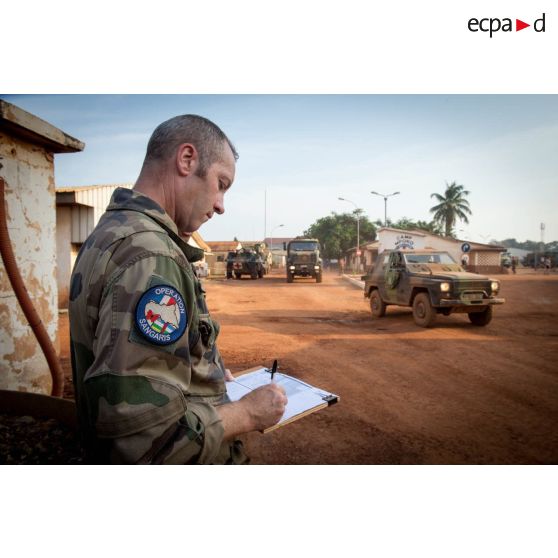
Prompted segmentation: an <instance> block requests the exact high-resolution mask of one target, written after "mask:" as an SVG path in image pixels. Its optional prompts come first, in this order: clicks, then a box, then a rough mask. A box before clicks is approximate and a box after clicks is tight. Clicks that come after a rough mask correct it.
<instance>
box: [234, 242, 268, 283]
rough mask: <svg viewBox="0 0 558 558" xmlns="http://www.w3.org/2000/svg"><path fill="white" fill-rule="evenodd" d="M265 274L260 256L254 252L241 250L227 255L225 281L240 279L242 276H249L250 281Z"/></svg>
mask: <svg viewBox="0 0 558 558" xmlns="http://www.w3.org/2000/svg"><path fill="white" fill-rule="evenodd" d="M265 273H266V270H265V265H264V261H263V259H262V256H261V254H259V253H258V252H256V251H255V250H248V249H246V248H242V249H241V250H237V251H236V252H229V253H228V255H227V279H232V277H233V275H234V276H235V277H236V279H241V278H242V276H243V275H249V276H250V278H251V279H258V278H260V279H261V278H262V277H263V276H264V275H265Z"/></svg>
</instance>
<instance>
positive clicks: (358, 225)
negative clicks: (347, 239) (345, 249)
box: [337, 198, 360, 271]
mask: <svg viewBox="0 0 558 558" xmlns="http://www.w3.org/2000/svg"><path fill="white" fill-rule="evenodd" d="M337 199H338V200H339V201H346V202H349V203H352V204H353V205H354V206H355V214H356V218H357V253H356V255H357V258H358V269H359V271H360V216H359V213H358V207H357V204H356V203H355V202H353V201H351V200H347V199H345V198H337ZM353 271H354V268H353Z"/></svg>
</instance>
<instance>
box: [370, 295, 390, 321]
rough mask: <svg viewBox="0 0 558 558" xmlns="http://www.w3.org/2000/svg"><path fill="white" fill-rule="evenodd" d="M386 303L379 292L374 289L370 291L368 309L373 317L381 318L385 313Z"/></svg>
mask: <svg viewBox="0 0 558 558" xmlns="http://www.w3.org/2000/svg"><path fill="white" fill-rule="evenodd" d="M386 307H387V304H386V303H385V302H384V301H383V300H382V297H381V296H380V293H379V292H378V290H377V289H374V290H373V291H372V292H371V293H370V311H371V312H372V316H373V317H374V318H381V317H382V316H385V315H386Z"/></svg>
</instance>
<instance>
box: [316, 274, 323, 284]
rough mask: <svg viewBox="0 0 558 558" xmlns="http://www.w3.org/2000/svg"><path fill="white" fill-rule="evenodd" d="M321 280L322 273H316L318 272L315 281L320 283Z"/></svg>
mask: <svg viewBox="0 0 558 558" xmlns="http://www.w3.org/2000/svg"><path fill="white" fill-rule="evenodd" d="M321 282H322V274H321V273H318V274H317V275H316V283H321Z"/></svg>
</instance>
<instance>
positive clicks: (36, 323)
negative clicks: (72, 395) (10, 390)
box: [0, 177, 64, 397]
mask: <svg viewBox="0 0 558 558" xmlns="http://www.w3.org/2000/svg"><path fill="white" fill-rule="evenodd" d="M4 186H5V184H4V179H3V178H2V177H0V252H1V253H2V261H3V262H4V267H5V268H6V273H7V274H8V278H9V280H10V283H11V285H12V288H13V290H14V293H15V295H16V298H17V300H18V302H19V304H20V306H21V309H22V310H23V313H24V314H25V317H26V318H27V321H28V322H29V325H30V326H31V329H32V330H33V333H34V334H35V337H36V338H37V341H38V342H39V345H40V346H41V349H42V351H43V353H44V355H45V358H46V360H47V363H48V366H49V369H50V375H51V376H52V390H51V395H53V396H55V397H62V394H63V392H64V372H63V371H62V367H61V366H60V361H59V360H58V355H57V354H56V351H55V349H54V345H53V344H52V341H51V340H50V337H49V336H48V333H47V330H46V328H45V326H44V324H43V322H42V320H41V318H40V317H39V314H38V313H37V311H36V310H35V307H34V306H33V303H32V302H31V298H30V297H29V293H28V292H27V289H26V287H25V285H24V283H23V279H22V278H21V274H20V273H19V269H18V267H17V263H16V260H15V256H14V252H13V250H12V244H11V242H10V235H9V233H8V222H7V216H6V205H5V203H6V201H5V198H4Z"/></svg>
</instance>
